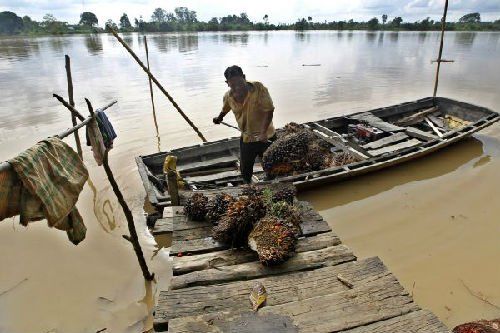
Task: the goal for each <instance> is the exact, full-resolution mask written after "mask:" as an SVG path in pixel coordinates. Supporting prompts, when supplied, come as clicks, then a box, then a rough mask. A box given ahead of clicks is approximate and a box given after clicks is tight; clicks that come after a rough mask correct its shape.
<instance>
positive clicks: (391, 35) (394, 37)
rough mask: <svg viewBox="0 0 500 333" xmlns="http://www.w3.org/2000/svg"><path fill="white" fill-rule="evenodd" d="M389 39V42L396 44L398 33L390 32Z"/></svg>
mask: <svg viewBox="0 0 500 333" xmlns="http://www.w3.org/2000/svg"><path fill="white" fill-rule="evenodd" d="M389 39H390V40H391V42H393V43H397V42H398V39H399V32H397V31H393V32H390V33H389Z"/></svg>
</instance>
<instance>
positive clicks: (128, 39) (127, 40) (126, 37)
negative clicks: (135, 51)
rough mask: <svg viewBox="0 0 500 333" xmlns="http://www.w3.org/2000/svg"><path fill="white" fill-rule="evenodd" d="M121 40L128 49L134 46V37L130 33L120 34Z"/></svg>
mask: <svg viewBox="0 0 500 333" xmlns="http://www.w3.org/2000/svg"><path fill="white" fill-rule="evenodd" d="M122 38H123V40H124V41H125V43H127V44H128V45H129V46H130V47H133V46H134V35H133V34H131V33H125V34H122Z"/></svg>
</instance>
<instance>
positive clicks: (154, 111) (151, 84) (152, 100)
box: [144, 36, 161, 152]
mask: <svg viewBox="0 0 500 333" xmlns="http://www.w3.org/2000/svg"><path fill="white" fill-rule="evenodd" d="M144 47H145V48H146V62H147V65H148V70H150V67H149V50H148V39H147V37H146V36H144ZM148 81H149V93H150V95H151V105H152V106H153V120H154V122H155V129H156V139H157V140H158V152H160V151H161V145H160V131H159V130H158V121H157V120H156V110H155V101H154V96H153V82H152V81H151V78H150V77H149V76H148Z"/></svg>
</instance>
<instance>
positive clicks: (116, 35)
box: [111, 29, 207, 142]
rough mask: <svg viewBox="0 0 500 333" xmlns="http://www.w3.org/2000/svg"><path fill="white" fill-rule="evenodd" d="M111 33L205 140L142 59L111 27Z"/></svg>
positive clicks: (202, 137)
mask: <svg viewBox="0 0 500 333" xmlns="http://www.w3.org/2000/svg"><path fill="white" fill-rule="evenodd" d="M111 33H112V34H113V36H115V38H116V39H117V40H118V42H120V44H122V45H123V47H124V48H125V49H126V50H127V51H128V53H130V55H131V56H132V58H134V60H135V61H136V62H137V63H138V64H139V66H141V68H142V70H143V71H144V72H146V74H148V76H149V78H150V79H151V80H152V81H153V82H154V83H155V84H156V86H157V87H158V89H160V91H161V92H162V93H163V94H164V95H165V96H166V97H167V98H168V100H169V101H170V103H172V105H173V106H174V108H175V109H176V110H177V111H178V112H179V113H180V115H181V116H182V118H184V120H185V121H186V122H187V123H188V124H189V126H191V128H192V129H193V130H194V131H195V132H196V134H198V136H199V137H200V139H201V140H202V141H203V142H207V139H205V137H204V136H203V134H201V132H200V130H199V129H198V127H196V126H195V124H194V123H193V122H192V121H191V120H190V119H189V118H188V116H187V115H186V114H185V113H184V111H182V110H181V108H180V107H179V105H177V103H176V102H175V101H174V99H173V98H172V96H170V94H169V93H168V92H167V91H166V90H165V88H163V86H162V85H161V84H160V82H158V80H157V79H156V78H155V77H154V75H153V74H151V72H150V71H149V69H148V68H147V67H146V66H144V64H143V63H142V61H141V60H140V59H139V58H138V57H137V55H136V54H135V53H134V51H132V49H131V48H130V47H129V46H128V44H127V43H125V42H124V41H123V39H122V38H121V37H120V36H118V33H117V32H116V31H115V30H113V29H111Z"/></svg>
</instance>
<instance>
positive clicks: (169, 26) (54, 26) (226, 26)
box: [0, 7, 500, 35]
mask: <svg viewBox="0 0 500 333" xmlns="http://www.w3.org/2000/svg"><path fill="white" fill-rule="evenodd" d="M388 19H389V18H388V16H387V15H386V14H383V15H382V16H381V20H379V19H378V18H377V17H374V18H372V19H370V20H368V21H366V22H356V21H354V20H353V19H351V20H348V21H330V22H328V21H324V22H314V21H313V18H312V17H311V16H309V17H307V18H299V19H298V20H297V21H296V22H294V23H280V24H272V23H269V16H268V15H267V14H266V15H264V17H262V20H261V21H259V22H252V21H251V20H250V19H249V17H248V15H247V14H246V13H241V14H239V15H227V16H224V17H213V18H212V19H210V20H209V21H207V22H203V21H199V20H198V18H197V14H196V11H193V10H190V9H188V8H187V7H177V8H175V10H174V12H168V11H166V10H165V9H163V8H156V9H155V10H154V11H153V13H152V15H151V17H150V18H149V19H148V20H145V19H144V18H143V17H142V16H140V17H139V18H134V19H133V24H132V22H131V20H130V19H129V17H128V15H127V14H126V13H123V15H122V16H121V17H120V20H119V22H117V23H115V22H114V21H113V20H111V19H110V20H107V21H106V22H105V23H104V28H102V27H100V26H99V20H98V19H97V16H96V15H95V14H94V13H92V12H83V13H81V14H80V21H79V22H78V24H68V23H67V22H63V21H60V20H58V19H56V18H55V17H54V15H52V14H46V15H45V16H44V17H43V20H42V21H41V22H38V21H35V20H32V19H31V18H30V17H29V16H23V17H20V16H18V15H17V14H16V13H13V12H9V11H4V12H0V34H4V35H15V34H27V35H37V34H67V33H100V32H106V31H109V30H110V29H115V30H118V31H121V32H134V31H137V32H171V31H236V30H297V31H304V30H395V31H399V30H403V31H430V30H440V29H441V22H440V21H434V20H431V19H430V18H429V17H427V18H426V19H423V20H420V21H416V22H404V21H403V18H402V17H399V16H398V17H394V18H392V19H391V20H388ZM446 29H447V30H457V31H461V30H462V31H499V30H500V19H499V20H496V21H494V22H482V21H481V15H480V13H470V14H467V15H464V16H462V17H461V18H460V19H459V20H458V21H457V22H447V24H446Z"/></svg>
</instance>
